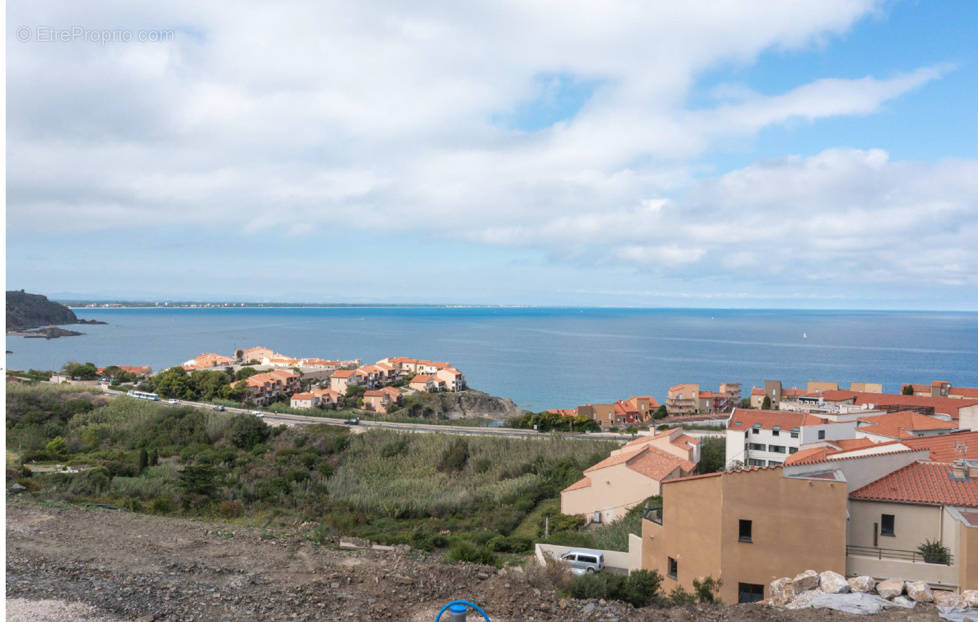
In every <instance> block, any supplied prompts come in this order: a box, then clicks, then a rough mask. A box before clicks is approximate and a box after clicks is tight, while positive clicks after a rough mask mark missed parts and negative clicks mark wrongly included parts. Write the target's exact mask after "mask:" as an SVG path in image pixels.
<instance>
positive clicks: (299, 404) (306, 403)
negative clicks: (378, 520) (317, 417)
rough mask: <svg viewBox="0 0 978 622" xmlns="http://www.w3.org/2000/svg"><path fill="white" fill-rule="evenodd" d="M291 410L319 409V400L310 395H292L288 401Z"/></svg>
mask: <svg viewBox="0 0 978 622" xmlns="http://www.w3.org/2000/svg"><path fill="white" fill-rule="evenodd" d="M289 406H291V407H292V408H319V398H318V397H317V396H315V395H313V394H312V393H293V394H292V398H291V399H290V400H289Z"/></svg>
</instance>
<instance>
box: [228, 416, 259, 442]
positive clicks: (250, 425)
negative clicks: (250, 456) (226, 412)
mask: <svg viewBox="0 0 978 622" xmlns="http://www.w3.org/2000/svg"><path fill="white" fill-rule="evenodd" d="M268 435H269V428H268V426H267V425H265V422H264V421H262V420H261V419H259V418H257V417H254V416H252V415H237V416H235V417H234V419H232V421H231V428H230V429H229V430H228V441H229V442H230V443H231V444H232V445H234V446H235V447H237V448H239V449H244V450H249V449H253V448H254V447H255V446H257V445H259V444H261V443H264V442H265V441H266V440H268Z"/></svg>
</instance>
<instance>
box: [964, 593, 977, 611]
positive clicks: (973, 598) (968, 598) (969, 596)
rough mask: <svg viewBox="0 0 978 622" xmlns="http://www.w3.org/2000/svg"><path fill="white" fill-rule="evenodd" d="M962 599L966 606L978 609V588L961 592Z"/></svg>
mask: <svg viewBox="0 0 978 622" xmlns="http://www.w3.org/2000/svg"><path fill="white" fill-rule="evenodd" d="M961 600H963V601H964V604H965V606H966V607H971V608H973V609H978V590H965V591H963V592H961Z"/></svg>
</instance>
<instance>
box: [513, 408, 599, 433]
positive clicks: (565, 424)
mask: <svg viewBox="0 0 978 622" xmlns="http://www.w3.org/2000/svg"><path fill="white" fill-rule="evenodd" d="M509 425H510V427H513V428H520V429H524V430H539V431H540V432H551V431H557V432H600V431H601V426H599V425H598V422H597V421H595V420H594V419H591V418H590V417H584V416H580V417H571V416H565V415H558V414H557V413H551V412H541V413H526V414H525V415H523V416H522V417H514V418H513V419H510V421H509Z"/></svg>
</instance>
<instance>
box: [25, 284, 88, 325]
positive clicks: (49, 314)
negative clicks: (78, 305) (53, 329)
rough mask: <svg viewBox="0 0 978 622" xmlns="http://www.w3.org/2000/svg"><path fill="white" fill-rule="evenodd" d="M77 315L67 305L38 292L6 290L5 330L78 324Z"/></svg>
mask: <svg viewBox="0 0 978 622" xmlns="http://www.w3.org/2000/svg"><path fill="white" fill-rule="evenodd" d="M79 323H80V322H79V320H78V317H77V316H76V315H75V314H74V312H72V310H71V309H69V308H68V307H66V306H64V305H62V304H58V303H57V302H53V301H51V300H48V299H47V296H42V295H40V294H28V293H26V292H25V291H24V290H20V291H8V292H7V330H8V331H16V330H27V329H29V328H37V327H39V326H50V325H51V324H79Z"/></svg>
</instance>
